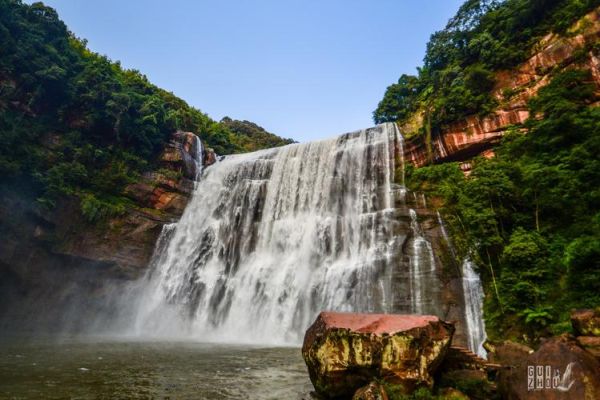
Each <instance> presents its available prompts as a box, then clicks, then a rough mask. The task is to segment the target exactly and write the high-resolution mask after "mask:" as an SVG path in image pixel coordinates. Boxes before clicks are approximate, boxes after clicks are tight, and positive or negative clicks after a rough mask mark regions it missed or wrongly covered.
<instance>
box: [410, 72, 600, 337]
mask: <svg viewBox="0 0 600 400" xmlns="http://www.w3.org/2000/svg"><path fill="white" fill-rule="evenodd" d="M590 82H591V77H590V73H589V72H588V71H580V70H569V71H566V72H563V73H561V74H558V75H557V76H555V77H554V79H553V80H552V81H551V83H550V84H549V85H547V86H546V87H544V88H543V89H541V90H540V92H539V95H538V96H537V97H536V98H535V99H533V100H532V101H531V102H530V111H531V113H532V115H537V116H540V117H543V118H531V119H530V120H529V121H528V122H527V124H526V127H527V130H528V131H527V133H526V134H524V133H522V132H518V131H514V132H512V133H509V134H507V135H506V136H505V138H504V139H503V142H502V143H501V145H500V146H498V147H497V148H496V157H495V158H493V159H489V160H488V159H476V160H475V161H474V166H473V170H472V172H471V174H470V176H469V177H464V176H463V175H462V173H461V172H460V170H459V168H458V165H457V164H456V163H449V164H441V165H434V166H428V167H424V168H419V169H413V168H408V169H407V185H408V186H409V187H411V188H412V189H417V190H422V191H424V192H426V193H428V194H429V195H431V196H432V197H434V198H437V199H439V200H441V203H442V204H443V206H442V208H441V212H442V214H443V215H444V217H445V219H446V222H447V225H448V226H449V229H450V230H451V232H452V235H453V238H454V239H455V244H456V246H457V248H458V253H459V254H460V255H462V256H464V255H466V254H470V256H471V257H472V258H473V259H474V260H475V261H476V262H477V264H478V265H479V266H480V272H481V274H482V276H483V278H484V282H485V285H486V293H487V296H486V301H485V316H486V325H487V327H488V333H489V334H490V335H491V336H492V337H497V336H512V337H513V338H521V339H522V338H526V339H528V340H535V339H536V338H538V337H541V336H544V335H547V334H551V333H556V332H565V331H568V329H569V328H568V318H569V310H570V309H571V308H581V307H594V306H597V305H598V304H600V190H599V188H600V160H599V159H598V157H597V154H599V152H600V108H599V107H597V106H592V104H594V103H595V102H597V101H598V98H597V95H596V94H595V93H594V90H593V84H592V83H590ZM473 250H474V251H473Z"/></svg>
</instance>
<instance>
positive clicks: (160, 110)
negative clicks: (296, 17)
mask: <svg viewBox="0 0 600 400" xmlns="http://www.w3.org/2000/svg"><path fill="white" fill-rule="evenodd" d="M178 129H179V130H185V131H192V132H197V133H199V134H200V135H201V137H202V140H203V141H204V142H205V143H206V144H207V145H208V146H210V147H212V148H213V149H214V150H215V151H216V152H217V153H220V154H227V153H235V152H243V151H250V150H255V149H259V148H265V147H272V146H278V145H282V144H286V143H289V140H284V139H281V138H279V137H277V136H275V135H272V134H268V133H266V132H265V133H264V134H262V135H257V136H248V135H245V134H243V133H238V132H234V131H232V130H230V129H229V128H228V127H227V125H226V124H221V123H218V122H215V121H213V120H211V119H210V118H209V117H208V116H207V115H205V114H203V113H202V112H200V111H199V110H197V109H195V108H193V107H190V106H189V105H187V104H186V103H185V102H184V101H183V100H181V99H179V98H177V97H175V96H174V95H173V94H172V93H168V92H166V91H164V90H162V89H160V88H157V87H156V86H154V85H152V84H151V83H150V82H148V79H147V78H146V77H145V76H144V75H142V74H141V73H140V72H138V71H135V70H124V69H123V68H121V66H120V64H119V63H118V62H113V61H111V60H109V59H108V58H107V57H105V56H101V55H98V54H96V53H93V52H91V51H90V50H88V49H87V47H86V42H85V41H84V40H80V39H78V38H76V37H75V36H74V35H73V34H72V33H70V32H69V31H68V30H67V27H66V26H65V24H64V23H63V22H62V21H61V20H60V19H59V17H58V15H57V13H56V11H55V10H53V9H52V8H50V7H47V6H45V5H44V4H42V3H33V4H31V5H27V4H24V3H22V2H21V1H20V0H0V176H1V177H0V184H5V185H7V184H10V185H11V187H16V186H18V185H19V184H20V183H25V182H29V181H32V182H34V183H35V184H36V185H37V187H36V189H37V196H38V197H39V200H40V203H42V204H44V205H47V206H52V205H53V204H54V203H55V202H56V199H57V198H58V197H59V196H61V195H65V194H66V195H76V196H78V197H80V198H81V201H82V202H81V207H82V210H83V213H84V214H85V215H86V216H87V217H88V219H90V220H98V219H99V218H101V217H102V216H106V215H114V214H115V213H119V212H121V206H122V205H123V204H122V203H123V202H124V201H125V200H124V199H123V198H121V200H118V201H116V203H115V202H114V201H108V200H107V199H109V198H116V199H118V198H119V197H121V194H122V191H123V188H124V186H125V185H127V184H128V183H130V182H132V180H135V179H136V177H138V176H139V175H140V173H142V172H143V171H145V170H147V169H150V168H154V167H156V166H155V160H156V159H157V156H158V154H159V152H160V151H161V149H162V148H163V146H164V145H165V144H166V142H167V141H168V140H169V138H170V135H171V133H172V132H173V131H175V130H178ZM115 204H117V205H115Z"/></svg>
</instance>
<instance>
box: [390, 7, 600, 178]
mask: <svg viewBox="0 0 600 400" xmlns="http://www.w3.org/2000/svg"><path fill="white" fill-rule="evenodd" d="M599 40H600V8H597V9H596V10H594V11H592V12H591V13H589V14H588V15H586V16H585V17H584V18H582V19H581V20H579V21H578V22H577V23H576V24H574V25H573V26H572V27H571V29H570V30H569V32H568V34H567V35H564V36H561V35H557V34H548V35H547V36H545V37H544V38H543V39H542V40H541V41H540V42H539V43H538V44H537V46H535V53H534V54H533V55H532V56H531V57H530V58H529V59H528V60H527V61H525V62H524V63H522V64H521V65H519V66H518V67H516V68H514V69H511V70H505V71H499V72H497V73H496V76H495V80H496V85H495V87H494V89H493V91H492V96H494V97H495V98H496V99H497V100H498V104H499V106H498V108H497V109H496V110H495V111H494V112H492V113H491V114H490V115H488V116H485V117H481V116H478V115H471V116H468V117H466V118H464V119H463V120H460V121H456V122H454V123H452V124H449V125H446V126H444V127H442V129H441V132H440V133H439V134H438V135H436V136H435V137H433V138H432V141H431V146H428V144H427V143H426V140H425V138H424V137H423V135H418V134H417V132H418V129H420V127H421V126H423V122H424V115H423V113H422V112H420V113H416V114H415V115H413V117H412V118H411V119H410V120H409V121H407V122H405V123H404V124H402V125H401V126H400V130H401V131H402V132H403V133H404V134H405V135H406V136H412V137H411V138H410V139H409V140H407V142H406V146H405V153H406V154H405V158H406V160H407V161H409V162H411V163H412V164H414V165H415V166H417V167H420V166H423V165H426V164H428V163H430V162H434V163H437V162H444V161H465V160H469V159H471V158H473V157H475V156H477V155H481V154H483V153H485V152H488V153H487V155H488V156H489V155H490V154H491V153H489V150H490V149H491V148H492V147H493V146H494V145H495V144H497V143H498V142H499V141H500V139H501V138H502V136H503V135H504V134H505V133H506V131H507V129H508V128H510V127H511V126H517V127H518V126H519V125H522V124H523V123H524V122H525V121H526V120H527V119H528V118H529V111H528V109H527V102H528V101H529V99H531V98H532V97H534V96H535V95H536V94H537V92H538V91H539V90H540V88H542V87H544V86H545V85H547V84H548V83H549V82H550V81H551V78H552V75H553V74H555V73H557V72H559V71H562V70H565V69H568V68H573V67H577V68H583V69H588V70H590V71H591V73H592V76H593V79H594V82H595V84H596V86H597V88H598V90H600V58H599V57H598V55H597V53H594V51H593V49H592V48H591V47H592V46H593V45H594V44H595V43H597V42H598V41H599ZM464 169H465V170H466V171H468V167H467V166H465V168H464Z"/></svg>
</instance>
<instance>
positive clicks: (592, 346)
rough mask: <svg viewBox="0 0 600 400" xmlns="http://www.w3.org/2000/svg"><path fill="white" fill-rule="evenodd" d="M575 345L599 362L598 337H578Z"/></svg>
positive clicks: (599, 344)
mask: <svg viewBox="0 0 600 400" xmlns="http://www.w3.org/2000/svg"><path fill="white" fill-rule="evenodd" d="M577 343H579V345H580V346H581V347H583V349H585V350H586V351H587V352H589V353H590V354H592V355H593V356H594V357H596V358H597V359H599V360H600V337H598V336H579V337H577Z"/></svg>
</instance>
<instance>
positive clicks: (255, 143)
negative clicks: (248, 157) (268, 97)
mask: <svg viewBox="0 0 600 400" xmlns="http://www.w3.org/2000/svg"><path fill="white" fill-rule="evenodd" d="M221 125H223V126H225V127H226V128H228V129H229V130H230V131H231V132H233V133H234V134H236V135H237V137H238V140H239V142H240V143H241V144H242V145H243V146H244V148H245V149H247V150H248V151H255V150H259V149H264V148H269V147H277V146H281V145H284V144H292V143H295V142H294V140H293V139H282V138H280V137H279V136H276V135H274V134H272V133H270V132H267V131H266V130H265V129H264V128H262V127H260V126H258V125H256V124H255V123H254V122H250V121H238V120H234V119H231V118H229V117H224V118H223V119H222V120H221Z"/></svg>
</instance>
